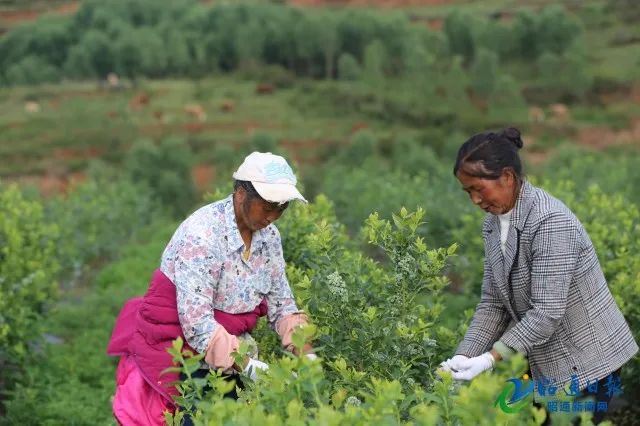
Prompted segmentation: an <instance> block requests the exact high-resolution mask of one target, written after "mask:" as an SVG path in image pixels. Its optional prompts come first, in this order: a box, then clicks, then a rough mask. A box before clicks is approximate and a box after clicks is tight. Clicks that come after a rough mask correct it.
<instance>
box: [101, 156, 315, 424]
mask: <svg viewBox="0 0 640 426" xmlns="http://www.w3.org/2000/svg"><path fill="white" fill-rule="evenodd" d="M233 177H234V179H235V183H234V191H233V194H231V195H230V196H228V197H227V198H225V199H223V200H220V201H217V202H214V203H212V204H209V205H207V206H204V207H202V208H200V209H198V210H197V211H196V212H194V213H193V214H192V215H191V216H189V217H188V218H187V219H186V220H185V221H184V222H182V224H181V225H180V226H179V227H178V229H177V230H176V232H175V233H174V235H173V237H172V238H171V240H170V241H169V244H168V245H167V247H166V248H165V250H164V253H163V255H162V259H161V263H160V268H159V269H157V270H156V271H155V272H154V274H153V277H152V280H151V284H150V286H149V289H148V290H147V293H146V294H145V296H144V297H142V298H136V299H132V300H130V301H128V302H127V303H126V304H125V306H124V308H123V309H122V311H121V313H120V315H119V316H118V319H117V321H116V325H115V327H114V331H113V334H112V337H111V341H110V343H109V348H108V353H109V354H110V355H117V356H121V359H120V363H119V365H118V370H117V372H116V376H117V388H116V394H115V396H114V399H113V411H114V415H115V417H116V418H117V420H118V421H119V422H120V423H121V424H124V425H138V424H140V425H154V424H164V418H163V414H162V413H163V411H166V410H170V411H173V410H174V409H175V406H174V404H173V401H172V398H171V397H172V396H173V395H176V394H177V390H176V388H175V387H174V386H173V385H171V383H172V382H174V381H176V380H177V379H178V376H177V375H176V374H175V373H173V374H172V373H167V374H162V371H163V370H164V369H165V368H167V367H170V366H171V364H172V360H171V356H170V355H169V354H168V353H167V352H166V349H167V348H168V347H169V346H170V345H171V342H172V341H173V340H175V339H176V338H178V337H182V338H183V340H184V341H185V342H186V346H187V347H188V348H190V349H193V351H194V352H195V353H202V354H205V356H204V363H203V368H202V370H201V371H200V372H199V374H200V375H201V376H204V375H206V373H208V371H209V369H210V368H213V369H218V368H222V369H223V370H225V371H227V372H231V371H233V370H237V371H242V372H244V373H246V374H248V375H249V377H250V378H252V379H253V380H255V378H256V370H264V369H267V368H268V366H267V364H265V363H264V362H261V361H259V360H258V359H257V358H256V356H257V350H255V342H253V340H252V339H251V336H250V334H249V332H250V331H251V330H252V329H253V328H254V327H255V325H256V322H257V319H258V317H260V316H264V315H266V316H267V319H268V321H269V324H270V326H271V327H272V328H273V329H274V330H275V331H276V332H277V333H278V334H279V336H280V338H281V341H282V345H283V347H284V348H286V349H288V350H290V351H295V349H294V348H293V345H292V342H291V335H292V333H293V331H294V329H295V328H296V327H298V326H300V325H303V324H305V323H306V321H307V318H306V316H305V314H304V313H303V312H301V311H299V310H298V308H297V306H296V303H295V300H294V298H293V295H292V293H291V289H290V287H289V283H288V281H287V277H286V275H285V263H284V258H283V255H282V243H281V240H280V234H279V233H278V230H277V228H276V227H275V225H273V222H275V221H276V220H277V219H278V218H279V217H280V216H281V215H282V213H283V211H284V210H285V209H286V208H287V206H288V203H289V202H290V201H293V200H300V201H302V202H306V200H305V199H304V197H303V196H302V195H301V194H300V192H299V191H298V190H297V189H296V177H295V175H294V174H293V171H292V170H291V167H289V165H288V164H287V162H286V160H285V159H284V158H282V157H280V156H277V155H273V154H271V153H259V152H254V153H252V154H250V155H249V156H247V157H246V158H245V160H244V162H243V163H242V165H241V166H240V167H239V168H238V170H237V171H236V172H235V173H234V174H233ZM241 340H245V341H247V342H249V343H250V347H253V348H254V350H252V351H251V352H252V353H251V356H249V357H248V358H247V359H246V360H245V362H244V363H243V365H236V364H235V362H234V360H233V358H232V355H231V354H232V353H233V352H234V351H236V350H237V349H238V347H239V344H240V341H241ZM303 351H304V352H305V354H307V355H308V356H309V357H310V358H313V357H315V355H313V354H312V353H311V352H312V348H311V346H310V345H308V344H307V345H305V347H304V349H303Z"/></svg>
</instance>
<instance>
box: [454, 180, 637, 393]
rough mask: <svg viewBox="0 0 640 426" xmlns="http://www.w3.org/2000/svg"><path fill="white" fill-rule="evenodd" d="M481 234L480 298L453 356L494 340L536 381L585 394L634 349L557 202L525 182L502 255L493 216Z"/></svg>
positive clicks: (590, 255) (573, 221)
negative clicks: (519, 356) (576, 386)
mask: <svg viewBox="0 0 640 426" xmlns="http://www.w3.org/2000/svg"><path fill="white" fill-rule="evenodd" d="M482 235H483V238H484V243H485V261H484V277H483V282H482V296H481V299H480V303H478V305H477V307H476V311H475V314H474V317H473V320H472V322H471V325H470V326H469V329H468V330H467V333H466V335H465V337H464V339H463V340H462V342H461V343H460V345H459V346H458V349H457V350H456V354H461V355H466V356H469V357H473V356H477V355H480V354H482V353H484V352H486V351H488V350H490V349H491V347H492V345H493V343H494V342H496V341H497V340H500V341H501V342H502V343H504V344H506V345H507V346H509V347H511V348H513V349H515V350H517V351H518V352H520V353H523V354H525V355H526V356H527V357H528V359H529V366H530V368H531V373H532V375H533V378H534V379H536V380H539V379H541V378H547V379H551V380H553V381H554V382H555V383H557V384H559V385H564V384H566V383H567V382H569V381H570V380H571V378H572V376H573V375H575V376H576V377H577V378H578V380H579V383H580V388H581V389H583V388H584V387H585V386H586V385H587V381H591V382H593V381H594V380H599V379H601V378H603V377H606V376H607V375H609V374H610V373H611V372H613V371H615V370H617V369H618V368H620V367H621V366H622V365H623V364H624V363H626V362H627V361H628V360H629V359H631V358H632V357H633V356H634V354H635V353H636V352H637V351H638V345H637V344H636V342H635V340H634V338H633V335H632V334H631V330H629V326H628V324H627V322H626V321H625V319H624V317H623V315H622V312H620V309H619V308H618V306H617V305H616V303H615V301H614V299H613V296H612V295H611V292H610V291H609V287H608V286H607V282H606V280H605V278H604V274H603V273H602V269H601V268H600V263H599V262H598V257H597V255H596V252H595V250H594V248H593V244H592V243H591V240H590V239H589V236H588V235H587V232H586V231H585V230H584V228H583V227H582V224H581V223H580V221H579V220H578V219H577V218H576V217H575V215H574V214H573V213H572V212H571V211H570V210H569V209H568V208H567V207H566V206H565V205H564V204H563V203H562V202H561V201H559V200H557V199H555V198H553V197H552V196H550V195H549V194H547V193H546V192H545V191H543V190H542V189H539V188H536V187H534V186H533V185H531V184H529V183H528V182H526V181H525V182H524V183H523V186H522V190H521V191H520V195H519V197H518V200H517V201H516V205H515V207H514V209H513V213H512V215H511V221H510V227H509V233H508V237H507V243H506V247H505V255H504V256H503V254H502V250H501V249H500V224H499V219H498V217H497V216H494V215H487V217H486V218H485V221H484V224H483V229H482Z"/></svg>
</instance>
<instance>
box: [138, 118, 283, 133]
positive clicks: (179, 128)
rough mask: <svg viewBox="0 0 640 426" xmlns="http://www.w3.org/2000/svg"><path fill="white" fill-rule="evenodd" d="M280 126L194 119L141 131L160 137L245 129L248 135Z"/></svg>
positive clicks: (150, 127)
mask: <svg viewBox="0 0 640 426" xmlns="http://www.w3.org/2000/svg"><path fill="white" fill-rule="evenodd" d="M278 128H280V126H278V125H275V124H269V123H258V122H254V121H237V122H230V123H208V122H202V121H192V122H188V123H183V124H173V125H164V124H149V125H145V126H143V127H142V128H141V129H140V132H141V133H142V134H143V135H145V136H150V137H159V136H162V135H165V134H169V133H179V132H185V133H192V134H197V133H205V132H220V131H223V132H233V131H238V130H243V131H244V132H245V133H246V134H247V135H250V134H252V133H254V132H255V131H256V130H261V129H264V130H273V129H278Z"/></svg>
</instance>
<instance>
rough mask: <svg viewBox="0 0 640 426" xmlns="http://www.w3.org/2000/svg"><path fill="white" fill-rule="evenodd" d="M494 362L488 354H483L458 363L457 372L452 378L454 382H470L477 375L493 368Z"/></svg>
mask: <svg viewBox="0 0 640 426" xmlns="http://www.w3.org/2000/svg"><path fill="white" fill-rule="evenodd" d="M495 362H496V360H495V359H494V358H493V355H491V354H490V353H489V352H485V353H483V354H482V355H480V356H477V357H475V358H469V359H467V360H463V361H460V362H459V363H458V364H457V367H458V368H457V370H458V371H455V372H454V373H453V374H452V376H453V378H454V379H456V380H471V379H473V378H474V377H476V376H477V375H478V374H480V373H482V372H483V371H486V370H488V369H490V368H492V367H493V365H494V364H495Z"/></svg>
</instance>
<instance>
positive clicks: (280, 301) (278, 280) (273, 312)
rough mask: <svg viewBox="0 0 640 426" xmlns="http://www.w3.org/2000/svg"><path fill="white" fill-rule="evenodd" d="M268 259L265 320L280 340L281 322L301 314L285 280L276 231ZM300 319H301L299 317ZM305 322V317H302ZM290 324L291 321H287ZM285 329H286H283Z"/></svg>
mask: <svg viewBox="0 0 640 426" xmlns="http://www.w3.org/2000/svg"><path fill="white" fill-rule="evenodd" d="M270 249H271V250H272V252H271V253H270V256H271V257H270V258H271V260H272V266H271V271H270V278H271V283H270V284H271V285H270V288H269V292H268V293H267V295H266V297H267V318H268V320H269V325H270V326H271V328H272V329H274V330H276V331H277V332H278V334H279V335H280V338H281V339H282V338H283V337H284V336H283V334H282V333H284V331H283V330H284V328H283V327H282V326H281V324H280V323H281V321H282V320H283V319H285V318H288V317H291V315H293V314H303V312H302V311H300V310H298V307H297V305H296V301H295V299H294V297H293V292H292V291H291V287H290V286H289V281H288V280H287V274H286V271H285V261H284V256H283V253H282V240H281V239H280V234H279V233H278V232H277V230H276V234H275V238H274V240H273V242H272V243H271V247H270ZM301 318H302V317H301ZM303 318H304V320H305V321H304V322H306V316H304V317H303ZM288 323H291V321H288ZM285 328H286V327H285Z"/></svg>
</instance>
